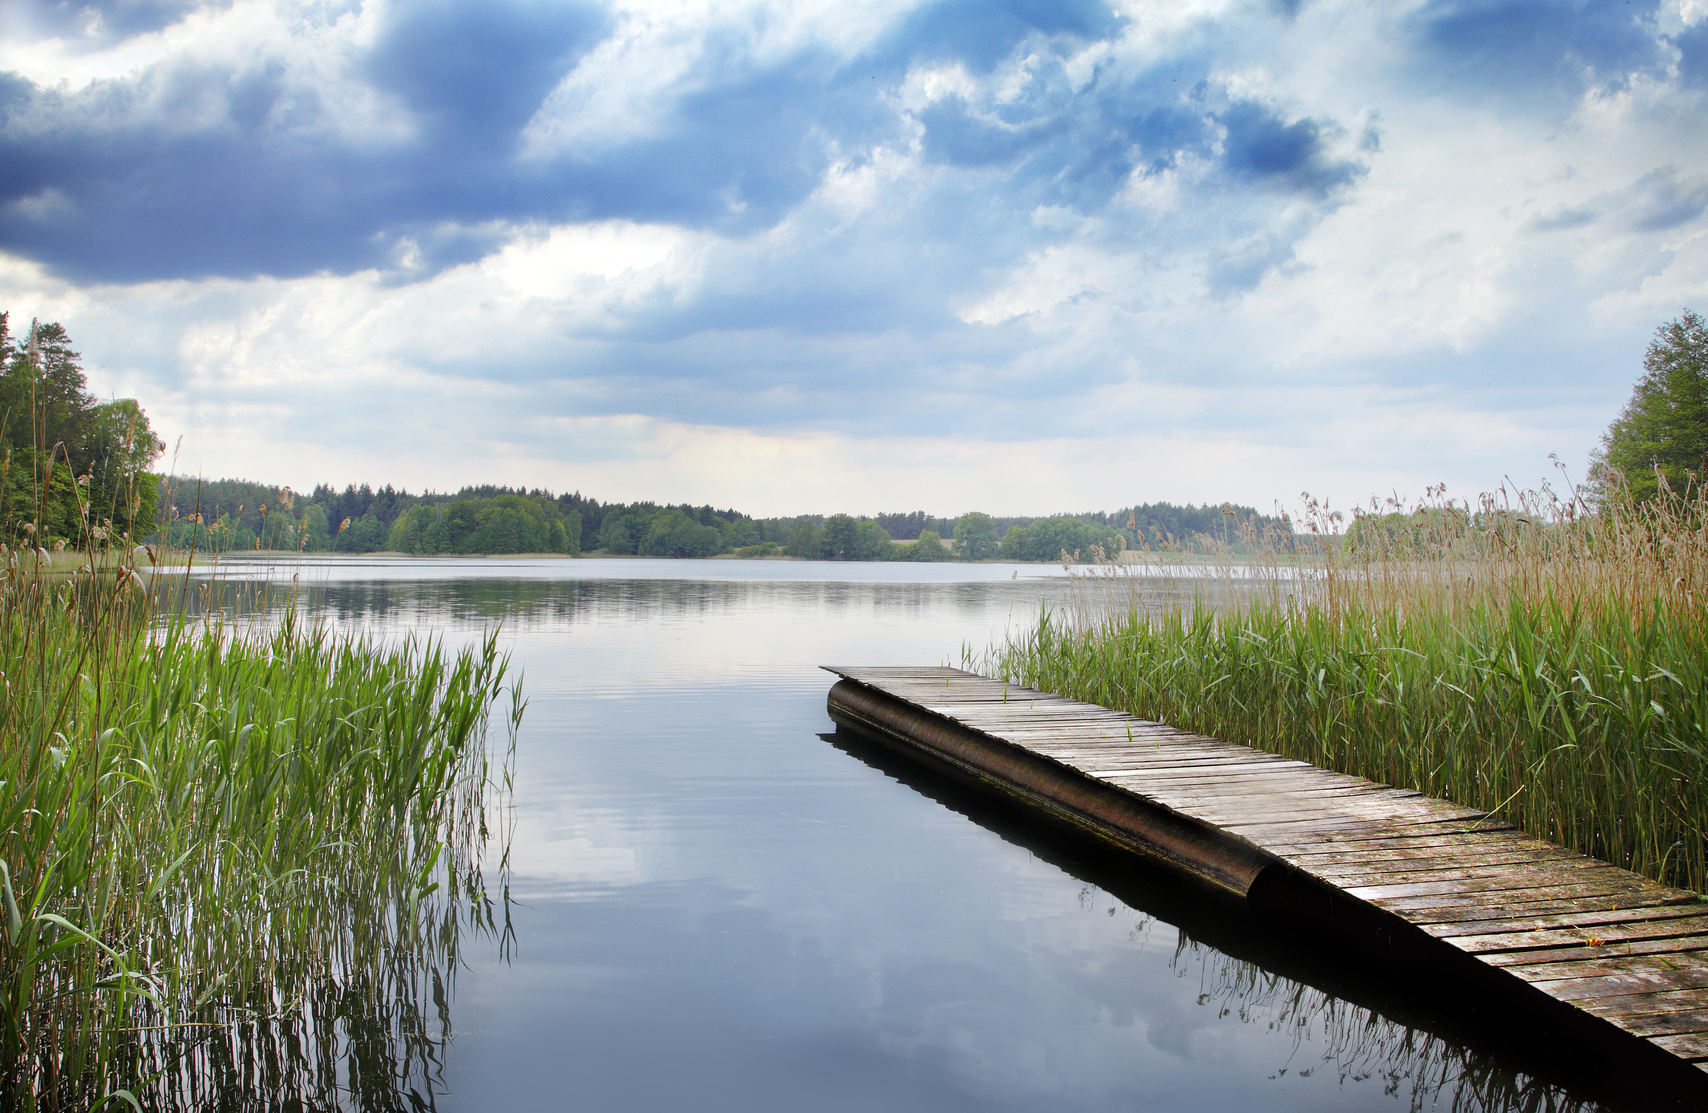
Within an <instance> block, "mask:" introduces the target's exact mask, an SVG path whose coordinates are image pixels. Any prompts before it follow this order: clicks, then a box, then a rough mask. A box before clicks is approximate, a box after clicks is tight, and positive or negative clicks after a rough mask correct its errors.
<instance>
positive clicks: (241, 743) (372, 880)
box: [0, 550, 521, 1110]
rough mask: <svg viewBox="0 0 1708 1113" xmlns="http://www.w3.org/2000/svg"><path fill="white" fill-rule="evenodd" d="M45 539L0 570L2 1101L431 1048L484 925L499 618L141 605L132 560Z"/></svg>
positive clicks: (291, 1096) (117, 1096) (144, 600)
mask: <svg viewBox="0 0 1708 1113" xmlns="http://www.w3.org/2000/svg"><path fill="white" fill-rule="evenodd" d="M41 555H42V554H38V553H37V552H35V551H34V550H25V551H24V552H23V553H21V554H20V553H14V554H9V555H8V557H7V558H6V559H7V561H8V563H7V564H6V565H5V567H4V568H3V569H0V671H3V673H4V684H3V686H0V782H3V783H4V790H3V792H0V901H3V904H4V909H3V919H4V932H3V938H0V1106H4V1107H5V1108H16V1109H23V1110H34V1109H41V1110H62V1109H86V1108H90V1107H93V1106H97V1105H101V1104H107V1105H111V1104H113V1103H114V1102H118V1103H121V1104H126V1105H137V1106H139V1107H140V1106H151V1107H162V1108H170V1107H184V1108H193V1107H196V1106H197V1105H198V1104H206V1102H205V1100H204V1099H207V1098H208V1096H209V1094H210V1093H212V1092H214V1091H216V1090H218V1089H219V1088H220V1087H221V1086H226V1087H233V1088H234V1089H233V1092H235V1093H240V1094H243V1095H244V1100H245V1104H246V1105H247V1106H249V1107H258V1108H266V1107H272V1106H275V1105H277V1106H279V1107H290V1106H292V1105H293V1104H294V1105H295V1106H296V1107H303V1106H307V1107H324V1106H326V1105H328V1104H332V1105H337V1104H341V1099H340V1097H339V1095H340V1094H342V1093H348V1092H351V1091H353V1090H356V1089H359V1088H363V1089H371V1090H373V1091H374V1092H375V1093H378V1092H380V1091H381V1090H384V1091H385V1092H387V1093H394V1094H395V1093H401V1092H403V1090H400V1089H398V1087H399V1086H400V1085H402V1086H404V1088H405V1089H407V1088H408V1085H411V1083H409V1082H408V1078H407V1077H405V1076H416V1077H417V1079H418V1077H419V1076H420V1075H421V1074H422V1073H424V1072H425V1073H431V1071H432V1069H433V1056H434V1054H435V1052H434V1050H433V1048H434V1044H435V1041H434V1039H433V1036H432V1028H433V1027H434V1025H433V1023H432V1022H431V1021H430V1020H429V1019H428V1018H429V1016H430V1014H431V1013H432V1012H433V1011H434V1009H435V1008H437V1010H438V1012H439V1016H438V1021H437V1026H438V1029H439V1031H440V1035H441V1040H440V1041H439V1042H442V1035H443V1030H444V1023H445V1021H444V1011H443V1006H444V1002H445V998H446V996H447V992H448V988H447V984H446V983H447V982H448V979H449V978H450V976H451V973H452V971H453V970H454V967H455V960H456V948H457V942H456V940H457V932H458V929H459V926H466V925H467V924H468V923H470V922H473V923H476V924H478V925H482V926H484V927H487V928H490V927H492V926H493V923H492V907H491V904H490V902H489V901H488V900H487V899H486V896H485V891H484V888H483V883H482V878H481V870H480V867H481V859H482V855H483V853H484V847H485V845H486V840H487V834H488V832H487V822H488V821H487V807H486V803H487V800H486V797H487V794H488V793H489V791H490V790H491V788H492V786H493V785H494V783H500V784H501V785H502V784H506V783H507V778H508V764H507V762H505V763H503V764H502V766H501V769H500V770H495V768H494V767H493V766H492V765H491V764H490V759H489V755H488V750H487V745H486V730H485V726H486V722H487V716H488V709H489V706H490V705H491V704H492V702H493V701H494V699H495V698H497V697H498V695H499V694H500V692H501V689H502V688H503V687H504V686H505V684H506V680H505V677H506V672H507V661H506V659H505V657H504V656H503V655H502V654H500V653H499V651H498V649H497V646H496V642H495V640H494V639H493V638H491V637H489V638H487V639H486V640H485V642H484V643H483V644H482V645H480V646H478V647H476V648H472V649H469V650H466V651H463V652H460V653H455V654H453V653H450V652H448V651H447V650H446V649H445V648H444V647H442V646H440V645H437V644H432V643H422V642H418V641H413V640H411V641H405V642H404V643H403V644H401V645H391V646H381V645H379V644H376V643H372V642H369V641H365V640H361V639H359V638H354V637H341V636H334V635H332V634H331V633H329V632H328V631H326V630H325V629H324V628H320V627H313V626H304V625H302V624H301V623H299V622H298V621H297V619H296V617H295V615H294V613H291V612H289V611H288V610H287V612H286V613H285V616H284V619H283V621H282V622H281V623H279V624H278V625H277V626H276V627H274V628H272V629H270V630H261V629H259V628H255V629H252V630H250V631H248V632H247V633H245V632H239V631H234V630H232V629H231V628H229V627H222V626H219V625H214V624H209V623H202V622H197V621H193V620H190V619H186V618H184V617H182V612H181V611H180V612H177V617H170V616H168V617H165V618H156V617H154V612H153V611H152V610H151V608H150V606H149V602H148V594H147V593H146V592H145V591H144V590H143V584H142V573H140V572H139V571H138V570H137V569H136V568H135V567H132V566H128V565H125V564H122V563H119V564H114V563H113V562H106V563H107V567H106V568H105V569H104V568H103V562H102V561H99V560H96V559H93V558H92V559H90V561H89V563H88V564H87V565H86V566H85V567H84V568H83V569H81V570H80V571H78V572H75V573H73V574H71V575H64V574H56V573H54V572H52V571H50V570H49V568H48V565H47V564H46V562H44V561H42V560H41V559H40V557H41ZM122 555H123V554H120V556H122ZM510 687H511V692H512V704H511V715H512V725H514V721H515V717H517V716H519V715H520V713H521V702H520V699H519V697H518V696H516V694H515V689H514V686H513V685H512V686H510ZM376 1025H378V1027H377V1028H376ZM363 1033H365V1035H363ZM363 1039H366V1040H368V1041H369V1044H373V1043H374V1041H376V1040H378V1041H380V1042H381V1043H383V1044H384V1047H383V1048H381V1049H380V1050H379V1051H378V1052H376V1050H375V1047H373V1046H368V1047H367V1050H366V1051H363V1050H362V1048H363V1046H367V1045H362V1044H361V1041H362V1040H363ZM398 1047H402V1048H403V1051H402V1052H401V1061H400V1054H399V1053H398V1052H397V1050H396V1049H397V1048H398ZM376 1072H377V1073H378V1075H382V1076H384V1077H376ZM263 1075H264V1076H266V1078H268V1079H270V1081H269V1082H267V1085H268V1086H270V1087H272V1088H273V1092H272V1093H271V1094H263V1093H261V1092H259V1087H260V1086H261V1078H262V1076H263ZM376 1101H377V1099H376ZM399 1102H401V1099H397V1101H391V1102H386V1101H379V1102H378V1103H377V1104H376V1103H375V1101H368V1100H366V1099H364V1101H363V1102H362V1104H364V1105H366V1106H371V1107H375V1108H384V1107H388V1105H392V1104H396V1105H398V1107H402V1106H401V1104H399Z"/></svg>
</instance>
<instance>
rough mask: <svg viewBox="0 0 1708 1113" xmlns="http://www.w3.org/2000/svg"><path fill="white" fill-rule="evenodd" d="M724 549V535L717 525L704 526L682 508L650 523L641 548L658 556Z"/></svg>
mask: <svg viewBox="0 0 1708 1113" xmlns="http://www.w3.org/2000/svg"><path fill="white" fill-rule="evenodd" d="M723 549H724V535H723V534H722V533H721V532H720V531H719V530H718V529H717V528H716V527H715V526H703V525H701V524H700V523H699V522H697V521H695V520H694V519H693V518H690V517H688V515H686V514H684V513H683V512H682V511H680V510H676V509H670V510H665V511H663V512H661V513H660V514H659V515H658V516H657V517H655V518H653V520H652V524H651V525H649V526H647V531H646V536H645V537H644V538H642V539H641V543H640V551H641V554H642V555H644V556H655V557H690V558H691V557H709V556H716V555H717V554H718V553H720V552H722V551H723Z"/></svg>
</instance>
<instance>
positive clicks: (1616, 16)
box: [1412, 0, 1665, 101]
mask: <svg viewBox="0 0 1708 1113" xmlns="http://www.w3.org/2000/svg"><path fill="white" fill-rule="evenodd" d="M1656 7H1657V4H1656V3H1655V0H1637V2H1634V3H1633V2H1628V0H1565V2H1558V0H1555V2H1550V0H1434V2H1432V3H1429V4H1426V5H1425V6H1424V7H1422V8H1421V9H1419V10H1418V11H1417V12H1416V13H1414V14H1413V16H1412V24H1413V27H1414V30H1415V33H1416V36H1417V40H1418V44H1419V47H1420V49H1419V53H1418V59H1417V62H1418V72H1419V73H1420V74H1422V75H1424V77H1425V79H1426V80H1430V81H1434V82H1441V83H1445V84H1450V85H1454V86H1459V87H1461V88H1463V89H1464V90H1465V91H1466V92H1467V93H1471V94H1473V95H1479V96H1486V95H1489V94H1495V95H1498V96H1501V97H1505V98H1512V99H1515V100H1521V101H1523V100H1533V99H1540V98H1548V99H1552V98H1554V97H1557V96H1558V95H1560V94H1561V93H1567V94H1570V93H1575V92H1576V91H1577V90H1578V89H1580V88H1581V87H1582V86H1583V85H1584V84H1585V83H1586V82H1603V83H1615V84H1617V83H1619V82H1622V81H1623V80H1624V79H1625V78H1626V77H1628V76H1629V75H1630V74H1632V73H1635V72H1638V71H1653V70H1656V69H1657V68H1659V67H1661V66H1663V65H1664V64H1665V56H1664V54H1663V53H1662V51H1661V49H1660V43H1659V42H1658V40H1657V38H1656V36H1655V34H1654V31H1653V30H1652V24H1653V20H1654V16H1655V9H1656Z"/></svg>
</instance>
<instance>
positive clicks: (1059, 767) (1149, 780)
mask: <svg viewBox="0 0 1708 1113" xmlns="http://www.w3.org/2000/svg"><path fill="white" fill-rule="evenodd" d="M826 667H827V669H828V671H830V672H832V673H835V674H836V675H838V676H839V677H841V678H842V680H841V682H840V683H838V684H836V685H835V686H834V687H833V688H832V689H831V692H830V697H829V710H830V715H831V718H832V719H834V720H835V721H836V722H837V723H838V724H839V725H840V726H844V727H848V728H850V729H854V730H857V731H860V732H861V733H864V734H867V735H869V736H871V737H874V738H876V739H878V740H879V741H881V742H884V743H885V744H886V745H889V746H891V747H893V748H895V749H898V750H901V751H903V752H905V753H908V754H909V755H910V756H913V757H915V758H919V759H922V760H924V761H926V762H927V763H929V764H932V765H934V766H937V767H938V768H939V769H941V770H943V771H945V772H948V773H951V774H953V775H956V776H958V777H960V778H961V779H963V780H968V781H970V782H973V783H975V784H977V785H978V786H980V787H982V788H985V789H987V790H993V791H995V792H998V793H1000V794H1003V795H1005V796H1007V797H1010V798H1011V799H1013V800H1015V801H1016V802H1018V803H1020V804H1022V805H1024V806H1025V807H1026V808H1028V809H1032V810H1035V811H1041V812H1043V813H1046V814H1047V815H1048V816H1050V817H1051V818H1053V819H1054V820H1057V821H1060V822H1064V823H1067V824H1070V825H1072V826H1073V827H1075V828H1078V829H1080V830H1081V831H1084V832H1088V833H1090V834H1092V835H1095V836H1097V837H1099V838H1101V839H1104V840H1106V841H1109V842H1112V843H1115V844H1117V845H1119V846H1122V847H1124V848H1126V849H1129V850H1133V851H1136V852H1138V853H1141V854H1144V855H1146V856H1149V857H1151V858H1155V859H1160V860H1162V861H1163V862H1165V863H1167V864H1168V865H1170V866H1171V867H1173V868H1175V869H1178V870H1180V871H1183V872H1185V873H1187V874H1190V875H1191V876H1193V877H1195V878H1197V879H1199V880H1200V881H1202V882H1204V883H1206V884H1208V885H1210V886H1214V887H1215V888H1216V889H1218V890H1221V891H1222V892H1223V893H1225V894H1229V895H1231V896H1233V897H1235V898H1238V899H1240V900H1243V901H1246V902H1248V904H1250V905H1251V906H1252V907H1254V908H1261V909H1262V911H1263V913H1264V914H1265V915H1268V914H1270V913H1273V914H1274V915H1275V916H1277V917H1285V918H1288V919H1293V920H1299V921H1301V922H1305V923H1307V924H1308V930H1310V931H1313V932H1319V933H1320V932H1324V931H1327V932H1331V933H1334V934H1336V935H1339V936H1344V937H1345V938H1346V939H1347V940H1348V941H1351V942H1357V943H1358V944H1359V945H1360V948H1361V949H1360V950H1359V951H1358V952H1357V953H1359V954H1361V955H1364V956H1366V958H1368V957H1369V956H1371V955H1374V956H1375V957H1376V960H1377V961H1379V962H1389V963H1392V962H1395V961H1399V962H1410V963H1421V964H1422V965H1424V966H1428V967H1430V968H1431V969H1435V970H1442V969H1445V970H1449V971H1460V972H1463V973H1466V974H1467V975H1469V976H1471V978H1472V979H1473V980H1476V981H1477V985H1478V986H1479V987H1481V988H1480V989H1479V992H1483V993H1487V992H1493V993H1494V994H1495V995H1497V996H1501V995H1503V994H1504V995H1505V996H1506V997H1510V999H1511V1000H1512V1001H1513V1002H1516V1003H1518V1005H1519V1006H1522V1005H1523V1004H1525V1003H1526V1002H1528V1003H1529V1004H1531V1005H1533V1006H1535V1008H1536V1012H1535V1013H1534V1016H1535V1017H1538V1018H1540V1022H1541V1023H1545V1024H1546V1023H1552V1024H1564V1025H1567V1026H1575V1028H1574V1030H1575V1031H1576V1032H1578V1033H1579V1034H1580V1035H1581V1034H1584V1033H1587V1036H1588V1038H1589V1039H1590V1041H1591V1045H1594V1046H1601V1045H1596V1044H1595V1041H1596V1040H1598V1039H1604V1040H1605V1047H1606V1048H1607V1049H1608V1054H1609V1055H1610V1056H1613V1057H1615V1058H1618V1060H1619V1061H1620V1062H1621V1063H1623V1064H1625V1067H1624V1068H1623V1069H1628V1070H1631V1071H1641V1072H1644V1074H1645V1077H1652V1078H1654V1079H1656V1080H1657V1081H1659V1080H1662V1079H1663V1078H1664V1080H1665V1082H1666V1084H1667V1085H1668V1086H1683V1087H1685V1088H1686V1089H1687V1090H1688V1091H1690V1092H1691V1093H1693V1094H1700V1095H1708V904H1704V903H1702V899H1701V898H1699V897H1698V895H1697V894H1696V893H1692V892H1686V891H1683V890H1679V889H1672V888H1668V887H1666V886H1663V885H1658V884H1656V883H1655V882H1653V881H1650V880H1648V879H1646V878H1643V877H1640V876H1638V875H1636V874H1633V873H1630V872H1628V871H1626V870H1622V869H1618V868H1616V867H1614V866H1611V865H1608V864H1606V863H1604V862H1601V861H1598V860H1596V859H1594V858H1588V857H1585V856H1584V855H1581V854H1578V853H1576V852H1574V851H1569V850H1565V849H1563V848H1561V847H1557V846H1554V845H1552V844H1549V843H1546V842H1542V841H1539V840H1537V839H1533V838H1530V837H1528V836H1526V835H1524V834H1522V833H1521V832H1519V831H1517V830H1515V829H1514V828H1512V827H1511V826H1510V825H1508V824H1505V823H1501V822H1497V821H1495V820H1493V819H1491V818H1490V817H1489V816H1488V815H1486V814H1485V813H1483V812H1480V811H1477V810H1476V809H1474V808H1468V807H1463V806H1461V805H1457V804H1452V803H1448V802H1447V801H1444V800H1438V799H1434V798H1432V797H1428V796H1423V795H1421V794H1419V793H1417V792H1413V791H1409V790H1405V789H1397V788H1392V787H1390V786H1388V785H1383V784H1377V783H1376V782H1373V781H1368V780H1365V779H1363V778H1361V777H1353V776H1348V775H1346V774H1342V773H1335V772H1331V771H1328V770H1325V769H1320V768H1317V767H1316V766H1313V765H1310V764H1308V763H1305V762H1301V761H1291V760H1288V759H1285V758H1281V757H1278V756H1276V755H1274V754H1268V753H1264V752H1262V751H1260V750H1255V749H1252V748H1250V747H1247V746H1240V745H1234V744H1232V743H1227V742H1221V741H1218V740H1216V739H1213V738H1206V737H1204V736H1202V735H1196V734H1191V733H1188V732H1186V731H1181V730H1175V729H1172V728H1170V727H1165V726H1162V725H1160V724H1157V723H1154V722H1149V721H1146V720H1144V719H1138V718H1135V717H1133V716H1131V715H1127V714H1124V713H1121V712H1117V711H1111V710H1109V709H1107V708H1103V707H1098V706H1095V705H1093V704H1087V703H1080V702H1078V701H1075V700H1068V699H1063V698H1061V697H1060V696H1054V695H1050V694H1048V693H1045V692H1038V691H1034V690H1032V689H1028V688H1020V687H1015V686H1011V685H1007V684H1005V683H1003V682H1002V681H998V680H991V679H988V678H985V677H980V676H976V675H974V674H972V673H967V672H962V671H960V670H958V669H949V668H840V667H830V666H826ZM1372 948H1374V950H1373V951H1372ZM1350 953H1352V952H1349V954H1350ZM1479 979H1480V980H1479ZM1516 1022H1517V1020H1516V1018H1515V1023H1516ZM1650 1072H1653V1073H1652V1074H1651V1073H1650ZM1669 1092H1671V1091H1670V1090H1669ZM1689 1104H1696V1103H1695V1102H1694V1101H1692V1102H1690V1103H1689Z"/></svg>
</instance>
